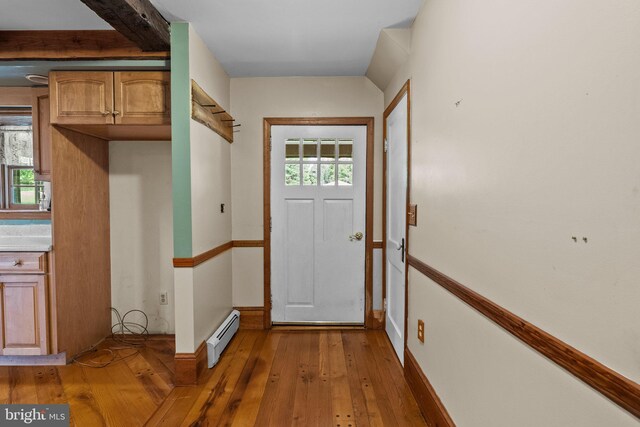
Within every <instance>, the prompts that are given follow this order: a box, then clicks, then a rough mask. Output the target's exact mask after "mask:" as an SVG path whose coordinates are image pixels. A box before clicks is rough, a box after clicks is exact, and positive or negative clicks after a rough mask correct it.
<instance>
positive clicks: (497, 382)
mask: <svg viewBox="0 0 640 427" xmlns="http://www.w3.org/2000/svg"><path fill="white" fill-rule="evenodd" d="M638 51H640V8H639V7H638V4H637V2H636V1H630V0H615V1H609V2H600V1H595V0H561V1H553V2H552V1H546V2H533V1H524V2H510V1H506V0H483V1H477V2H466V1H462V0H451V1H446V2H445V1H438V0H427V1H426V3H425V6H424V8H423V10H422V11H421V12H420V14H419V16H418V18H417V20H416V22H415V24H414V28H413V34H412V47H411V58H410V60H409V63H408V64H407V65H406V67H405V68H404V69H403V70H400V71H399V72H398V74H397V75H396V76H395V78H394V79H393V80H392V82H391V84H390V85H389V87H388V88H387V89H386V91H385V101H386V103H387V104H388V102H389V101H390V100H391V99H392V98H393V96H395V94H396V93H397V91H398V90H399V88H400V86H401V85H402V84H403V83H404V81H405V80H406V78H408V77H411V78H412V82H411V84H412V150H413V151H412V183H411V185H412V194H411V198H412V202H413V203H417V204H418V207H419V208H418V213H419V215H420V218H418V224H419V226H418V227H417V228H413V227H411V230H410V247H411V252H412V255H414V256H415V257H417V258H419V259H421V260H423V261H424V262H426V263H428V264H430V265H432V266H433V267H435V268H436V269H438V270H440V271H442V272H443V273H445V274H447V275H449V276H451V277H453V278H454V279H456V280H458V281H460V282H462V283H463V284H465V285H467V286H470V287H471V288H473V289H474V290H475V291H477V292H479V293H480V294H482V295H484V296H486V297H487V298H489V299H491V300H493V301H495V302H496V303H498V304H500V305H502V306H504V307H505V308H507V309H509V310H510V311H512V312H514V313H516V314H518V315H520V316H522V317H523V318H525V319H527V320H529V321H530V322H532V323H533V324H535V325H537V326H539V327H541V328H542V329H544V330H546V331H547V332H549V333H551V334H553V335H555V336H557V337H558V338H560V339H562V340H564V341H565V342H567V343H568V344H570V345H572V346H574V347H576V348H578V349H579V350H581V351H583V352H585V353H586V354H588V355H590V356H591V357H594V358H595V359H597V360H599V361H601V362H602V363H604V364H605V365H607V366H609V367H611V368H612V369H614V370H616V371H618V372H620V373H621V374H623V375H625V376H627V377H629V378H630V379H632V380H633V381H636V382H639V381H640V364H638V354H640V339H638V338H639V337H640V323H638V315H637V313H638V309H637V301H640V287H638V286H637V283H638V279H639V278H640V267H638V266H639V265H640V264H638V263H637V262H636V259H635V258H636V254H638V253H639V252H640V239H638V237H639V234H640V228H639V227H638V213H639V212H640V197H639V190H638V188H640V175H639V174H638V166H637V159H638V158H639V157H640V145H639V144H638V143H637V137H638V135H639V134H640V121H639V120H638V116H639V115H640V104H639V103H638V93H640V80H639V79H638V77H637V76H638V75H640V57H639V56H638V55H637V53H638ZM457 102H459V104H458V105H457V106H456V103H457ZM572 236H576V237H577V238H578V242H577V243H576V242H574V241H573V240H572V239H571V237H572ZM582 237H587V238H588V242H587V243H585V242H583V241H582ZM409 293H410V296H409V301H410V306H409V324H408V325H409V342H408V345H409V348H410V350H411V351H412V352H413V353H414V354H415V356H416V358H417V359H418V361H419V362H420V364H421V366H422V368H423V370H424V371H425V373H426V374H427V376H428V377H429V378H430V379H431V380H432V382H433V385H434V386H435V388H436V390H437V391H438V393H439V395H440V396H441V398H442V400H443V402H444V404H445V406H446V407H448V408H449V410H450V412H451V415H452V417H453V419H454V421H456V422H457V424H458V425H459V426H473V427H483V426H491V427H499V426H514V425H517V426H538V425H544V426H567V425H579V426H584V427H588V426H594V427H595V426H602V425H616V426H625V425H637V420H635V419H633V418H632V417H631V416H630V415H628V414H627V413H626V412H624V411H623V410H621V409H619V408H618V407H617V406H615V405H613V404H612V403H610V402H609V401H608V400H606V399H604V398H602V397H601V396H600V395H599V394H597V393H596V392H594V391H592V390H591V389H590V388H589V387H588V386H586V385H584V384H583V383H581V382H579V381H578V380H577V379H575V378H574V377H572V376H571V375H569V374H567V373H566V372H564V371H562V370H560V369H559V368H557V367H556V366H555V365H554V364H552V363H551V362H549V361H547V360H546V359H544V358H543V357H542V356H540V355H538V354H537V353H534V352H533V351H532V350H530V349H529V348H528V347H526V346H525V345H524V344H521V343H520V342H518V341H516V340H515V339H514V338H512V337H511V336H510V335H508V334H507V333H505V332H504V331H502V330H501V329H499V328H498V327H497V326H495V325H493V324H492V323H490V322H488V321H486V320H484V319H483V318H482V317H481V316H479V315H477V314H476V313H475V312H474V311H473V310H472V309H470V308H469V307H467V306H466V305H463V304H461V303H459V302H458V301H457V300H456V299H455V298H454V297H452V296H450V295H449V294H447V293H445V292H443V291H442V290H441V289H440V288H439V287H438V286H437V285H435V284H434V283H432V282H431V281H429V280H428V279H426V278H424V277H422V276H420V274H418V273H417V272H415V271H412V272H411V274H410V287H409ZM418 318H422V319H424V320H425V323H426V344H424V345H422V344H420V343H419V342H418V341H417V339H416V338H415V335H416V329H415V325H416V322H417V319H418Z"/></svg>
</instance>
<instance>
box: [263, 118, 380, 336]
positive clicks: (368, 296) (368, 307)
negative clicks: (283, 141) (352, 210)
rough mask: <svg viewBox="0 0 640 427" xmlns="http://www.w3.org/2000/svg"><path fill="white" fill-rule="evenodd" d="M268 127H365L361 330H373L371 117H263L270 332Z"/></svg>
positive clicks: (266, 300) (266, 308) (266, 314)
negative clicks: (362, 312)
mask: <svg viewBox="0 0 640 427" xmlns="http://www.w3.org/2000/svg"><path fill="white" fill-rule="evenodd" d="M271 126H366V127H367V141H366V144H367V156H366V157H367V158H366V165H367V166H366V169H367V170H366V195H365V215H366V220H365V255H364V326H365V327H366V328H368V329H369V328H373V129H374V119H373V117H265V118H264V119H263V146H262V153H263V154H262V157H263V175H262V182H263V192H262V194H263V230H264V231H263V235H264V257H263V258H264V327H265V329H270V328H271Z"/></svg>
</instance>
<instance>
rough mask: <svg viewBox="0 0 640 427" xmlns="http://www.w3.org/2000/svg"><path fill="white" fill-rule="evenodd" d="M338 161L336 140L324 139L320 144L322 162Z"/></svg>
mask: <svg viewBox="0 0 640 427" xmlns="http://www.w3.org/2000/svg"><path fill="white" fill-rule="evenodd" d="M335 159H336V140H335V139H323V140H322V141H321V142H320V160H321V161H323V162H327V161H328V162H333V161H335Z"/></svg>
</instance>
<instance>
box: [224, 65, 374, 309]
mask: <svg viewBox="0 0 640 427" xmlns="http://www.w3.org/2000/svg"><path fill="white" fill-rule="evenodd" d="M231 99H232V110H231V114H232V115H233V117H234V118H235V119H236V123H239V124H241V125H242V126H241V127H240V132H238V133H236V134H235V137H234V138H235V139H234V143H233V144H232V147H231V165H232V168H231V176H232V180H233V185H232V189H233V195H232V203H233V207H234V209H233V239H234V240H262V238H263V221H262V214H263V209H262V203H263V199H262V169H263V158H262V154H263V153H262V143H263V135H262V129H263V127H262V126H263V118H265V117H340V116H342V117H351V116H358V117H363V116H366V117H374V119H375V150H374V160H375V165H374V174H375V182H374V239H381V238H382V228H381V222H382V217H381V212H382V197H381V195H382V186H381V179H382V178H381V177H382V110H383V94H382V92H381V91H380V90H379V89H378V88H376V87H375V85H374V84H373V83H372V82H371V81H370V80H369V79H367V78H366V77H282V78H280V77H270V78H234V79H231ZM233 264H234V277H233V305H234V306H261V305H263V264H262V249H251V248H249V249H246V248H236V249H234V251H233Z"/></svg>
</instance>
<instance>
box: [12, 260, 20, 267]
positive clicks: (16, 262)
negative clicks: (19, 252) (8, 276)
mask: <svg viewBox="0 0 640 427" xmlns="http://www.w3.org/2000/svg"><path fill="white" fill-rule="evenodd" d="M19 265H22V260H21V259H17V260H15V261H13V266H14V267H17V266H19Z"/></svg>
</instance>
